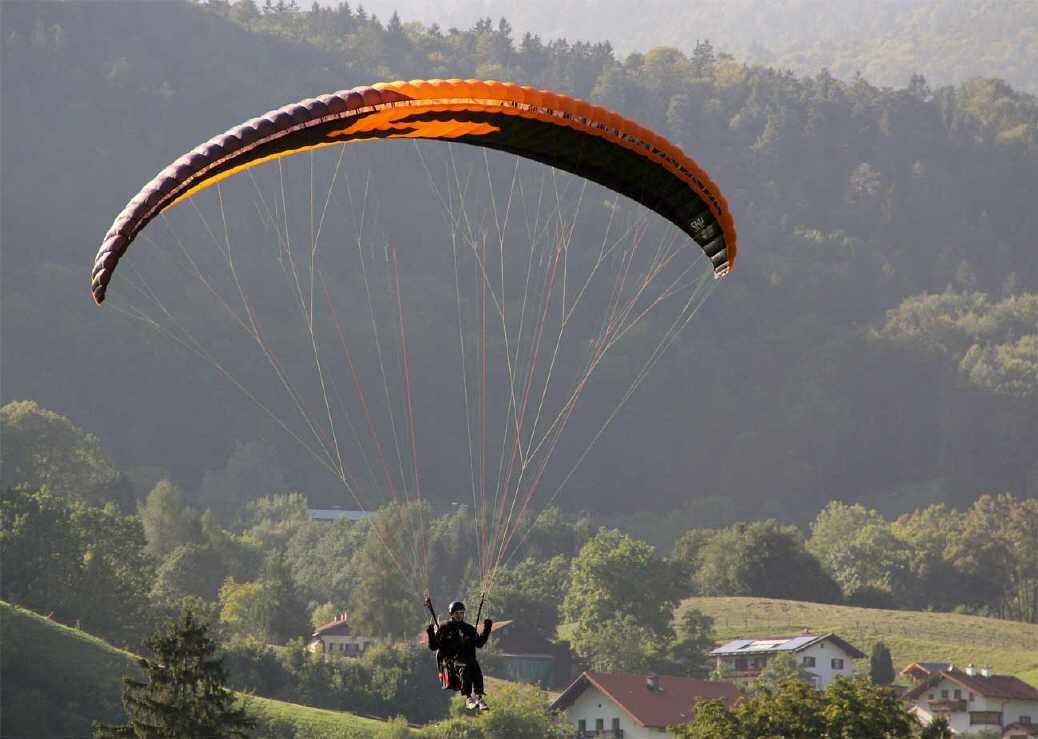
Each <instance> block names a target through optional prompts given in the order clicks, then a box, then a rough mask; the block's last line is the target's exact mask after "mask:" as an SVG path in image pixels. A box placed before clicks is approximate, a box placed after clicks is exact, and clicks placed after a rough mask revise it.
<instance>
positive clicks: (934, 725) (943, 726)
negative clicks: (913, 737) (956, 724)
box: [919, 716, 955, 739]
mask: <svg viewBox="0 0 1038 739" xmlns="http://www.w3.org/2000/svg"><path fill="white" fill-rule="evenodd" d="M954 737H955V734H954V733H953V732H952V730H951V726H949V725H948V719H946V718H945V717H944V716H939V717H937V718H935V719H934V720H933V721H931V722H930V723H928V724H927V725H926V726H924V727H923V730H922V731H920V732H919V739H954Z"/></svg>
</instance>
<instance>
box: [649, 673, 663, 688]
mask: <svg viewBox="0 0 1038 739" xmlns="http://www.w3.org/2000/svg"><path fill="white" fill-rule="evenodd" d="M645 687H646V688H647V689H648V690H651V691H652V692H653V693H662V692H663V686H661V685H660V676H659V675H657V674H656V673H655V672H650V673H649V674H648V675H646V676H645Z"/></svg>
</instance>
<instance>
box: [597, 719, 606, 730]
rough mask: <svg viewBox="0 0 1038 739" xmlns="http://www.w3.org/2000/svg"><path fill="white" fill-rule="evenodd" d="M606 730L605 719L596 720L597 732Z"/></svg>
mask: <svg viewBox="0 0 1038 739" xmlns="http://www.w3.org/2000/svg"><path fill="white" fill-rule="evenodd" d="M604 730H605V719H604V718H596V719H595V731H604Z"/></svg>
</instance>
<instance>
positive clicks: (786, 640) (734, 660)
mask: <svg viewBox="0 0 1038 739" xmlns="http://www.w3.org/2000/svg"><path fill="white" fill-rule="evenodd" d="M787 653H788V654H792V655H793V656H794V658H795V659H796V662H797V664H798V665H799V666H800V667H802V668H803V669H804V670H805V671H806V672H807V673H808V674H809V675H810V676H811V684H812V685H814V686H815V687H816V688H824V687H826V686H827V685H829V683H831V682H832V681H833V679H834V678H836V677H838V676H843V677H850V676H851V674H852V673H853V671H854V665H853V662H854V660H856V659H861V658H862V657H864V656H865V655H864V654H863V653H862V652H860V651H859V650H858V649H857V648H855V647H854V646H852V645H851V644H848V643H847V642H845V641H844V640H843V639H841V638H840V637H838V636H836V634H831V633H823V634H816V633H810V632H804V633H803V634H799V635H798V636H776V637H768V638H764V639H735V640H733V641H730V642H728V643H727V644H722V645H721V646H719V647H717V648H716V649H714V650H713V651H711V652H710V653H709V656H711V657H714V658H715V659H716V660H717V668H718V669H727V671H728V672H729V673H730V674H731V675H732V678H731V679H732V680H733V682H735V683H736V684H738V685H740V686H746V685H750V684H752V683H753V681H754V680H756V679H757V676H758V675H760V673H761V671H762V670H763V669H764V667H765V666H766V665H767V664H768V661H769V660H771V659H772V658H774V657H775V656H776V655H779V654H787Z"/></svg>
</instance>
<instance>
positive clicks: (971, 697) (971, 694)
mask: <svg viewBox="0 0 1038 739" xmlns="http://www.w3.org/2000/svg"><path fill="white" fill-rule="evenodd" d="M970 700H973V691H972V690H971V691H970Z"/></svg>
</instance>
